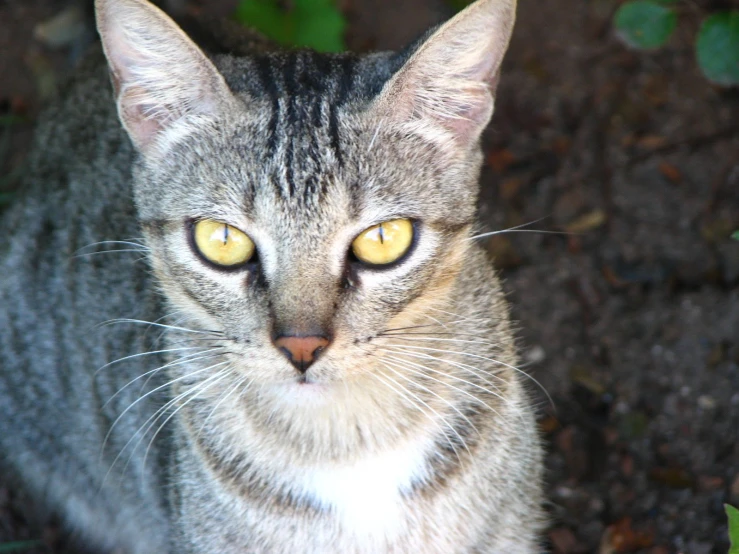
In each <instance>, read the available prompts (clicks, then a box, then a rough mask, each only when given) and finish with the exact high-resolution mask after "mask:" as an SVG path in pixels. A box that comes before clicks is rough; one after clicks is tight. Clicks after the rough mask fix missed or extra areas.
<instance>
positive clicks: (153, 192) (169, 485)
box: [0, 0, 544, 554]
mask: <svg viewBox="0 0 739 554" xmlns="http://www.w3.org/2000/svg"><path fill="white" fill-rule="evenodd" d="M96 17H97V25H98V30H99V33H100V36H101V39H102V46H103V50H104V53H105V57H106V59H107V68H106V64H105V62H104V61H103V56H102V54H98V55H91V56H90V57H89V58H88V59H87V60H86V61H85V62H84V63H83V66H82V67H81V68H80V70H79V72H78V74H77V75H76V77H74V78H73V79H72V80H71V81H70V82H69V84H68V85H67V86H66V89H65V90H64V91H63V93H62V94H61V95H60V98H59V100H58V101H57V102H56V104H55V105H54V106H52V107H51V108H50V109H49V110H48V111H47V112H46V114H45V115H44V116H43V117H42V118H41V121H40V123H39V126H38V130H37V134H36V138H35V143H34V146H33V149H32V151H31V152H30V154H29V168H30V169H29V171H28V174H27V175H26V177H25V181H24V186H23V187H22V191H21V192H20V193H19V198H18V200H17V202H16V203H15V205H14V206H12V207H11V208H10V209H9V210H8V212H7V213H6V214H4V216H3V218H2V220H1V221H0V229H2V232H3V236H4V237H5V239H4V241H3V243H2V247H1V250H0V263H1V264H2V265H1V268H2V274H3V279H2V281H0V303H1V304H0V305H2V309H1V310H0V451H1V454H0V466H1V467H2V471H3V474H2V475H3V476H4V478H5V479H9V480H10V481H11V482H13V483H14V484H16V486H18V487H20V488H22V489H23V490H24V491H26V492H27V493H28V494H29V495H30V496H31V497H33V498H34V499H35V501H36V503H37V508H38V509H39V511H40V512H41V513H42V514H47V515H48V514H56V515H57V516H58V517H60V518H61V521H62V523H63V525H64V526H65V528H66V529H68V530H70V531H71V532H72V533H74V534H75V535H76V536H77V537H78V538H79V539H80V540H81V541H82V542H83V543H84V544H86V545H88V547H90V548H94V549H97V550H99V551H115V552H123V553H162V552H172V553H178V554H184V553H210V552H213V553H223V554H229V553H237V552H238V553H244V552H249V553H282V552H295V553H301V552H304V553H330V552H337V553H385V552H388V553H410V552H419V553H444V554H449V553H454V552H458V553H474V552H480V553H482V552H488V553H492V552H494V553H514V554H515V553H531V552H538V551H539V547H540V543H539V540H540V535H541V531H542V528H543V525H544V517H543V512H542V508H541V504H542V493H541V474H542V449H541V446H540V442H539V438H538V435H537V429H536V424H535V418H534V410H533V408H532V406H531V402H530V400H529V398H528V396H527V393H526V391H525V388H524V381H525V376H524V375H523V374H522V373H521V371H520V370H518V369H517V368H516V365H517V355H516V350H515V345H514V339H513V334H512V331H511V324H510V322H509V316H508V308H507V305H506V302H505V298H504V293H503V292H502V290H501V286H500V283H499V281H498V279H497V278H496V276H495V274H494V271H493V269H492V268H491V266H490V263H489V262H488V260H487V259H486V257H485V255H484V253H483V251H482V250H481V248H479V247H478V246H477V245H476V244H475V242H474V241H473V240H472V230H473V229H474V227H475V214H476V201H477V194H478V178H479V172H480V167H481V163H482V152H481V148H480V136H481V133H482V131H483V130H484V128H485V127H486V125H487V123H488V121H489V119H490V117H491V115H492V111H493V98H494V91H495V87H496V84H497V81H498V78H499V73H500V65H501V61H502V58H503V55H504V52H505V50H506V48H507V45H508V42H509V39H510V35H511V31H512V27H513V23H514V17H515V0H477V2H475V3H473V4H471V5H470V6H469V7H467V8H466V9H464V10H463V11H461V12H460V13H458V14H457V15H456V16H455V17H453V18H452V19H451V20H449V21H448V22H446V23H445V24H442V25H441V26H439V27H437V28H435V29H432V30H431V31H430V32H429V33H427V34H426V35H425V36H423V37H422V38H421V39H419V40H418V41H417V42H416V43H414V44H412V45H411V46H409V47H408V48H407V49H405V50H404V51H402V52H399V53H373V54H368V55H355V54H351V53H345V54H332V55H329V54H318V53H314V52H312V51H307V50H297V51H287V52H282V51H277V50H273V49H270V47H268V46H265V42H264V41H261V40H259V39H257V38H254V36H253V35H244V37H242V39H233V40H231V39H229V40H231V42H230V43H229V44H228V45H226V46H225V48H226V49H230V50H233V51H234V52H237V53H238V54H240V55H239V56H235V55H221V54H217V55H214V54H205V53H204V51H203V50H202V49H201V48H200V47H199V46H197V45H196V44H195V43H194V42H193V41H192V40H191V39H190V38H188V36H187V35H186V34H185V33H184V32H183V31H182V30H180V28H178V27H177V25H176V24H175V23H174V22H172V21H171V20H170V19H169V18H168V17H167V16H166V15H165V14H164V13H162V12H161V11H160V10H159V9H158V8H156V7H154V6H153V5H151V4H149V3H147V2H146V1H145V0H97V1H96ZM110 83H112V89H113V90H112V93H111V91H110ZM117 119H119V120H120V124H119V122H118V121H117ZM121 124H122V128H121ZM101 241H102V242H101ZM106 241H107V242H106ZM109 250H116V251H117V252H114V253H111V252H108V251H109Z"/></svg>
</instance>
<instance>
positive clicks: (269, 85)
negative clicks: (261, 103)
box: [254, 56, 280, 156]
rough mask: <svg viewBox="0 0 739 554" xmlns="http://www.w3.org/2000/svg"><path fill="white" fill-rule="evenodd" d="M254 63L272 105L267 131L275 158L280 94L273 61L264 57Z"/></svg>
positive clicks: (268, 148)
mask: <svg viewBox="0 0 739 554" xmlns="http://www.w3.org/2000/svg"><path fill="white" fill-rule="evenodd" d="M254 62H255V64H256V68H257V73H258V74H259V78H260V80H261V81H262V86H263V87H264V90H265V91H266V92H267V96H268V97H269V100H270V102H271V104H272V113H271V114H270V119H269V127H268V130H267V134H268V137H267V150H268V152H269V154H270V156H274V155H275V152H276V151H277V122H278V120H279V116H280V93H279V90H278V88H277V84H276V83H275V79H274V75H273V71H272V60H271V59H270V58H269V57H266V56H262V57H256V58H255V59H254Z"/></svg>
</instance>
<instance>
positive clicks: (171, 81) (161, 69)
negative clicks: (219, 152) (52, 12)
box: [95, 0, 235, 157]
mask: <svg viewBox="0 0 739 554" xmlns="http://www.w3.org/2000/svg"><path fill="white" fill-rule="evenodd" d="M95 12H96V16H97V26H98V31H99V32H100V37H101V39H102V43H103V49H104V50H105V55H106V57H107V58H108V64H109V66H110V72H111V78H112V81H113V88H114V89H115V90H114V92H115V96H116V103H117V105H118V116H119V118H120V120H121V123H123V126H124V127H125V128H126V131H128V135H129V136H130V137H131V140H132V142H133V143H134V146H136V148H137V149H138V150H139V152H141V153H142V154H144V155H145V156H150V157H151V156H153V157H158V156H162V155H164V154H165V153H166V151H167V148H168V147H169V146H170V145H171V144H172V143H173V142H175V141H176V140H178V138H180V137H182V136H183V135H186V134H188V133H189V132H191V131H192V130H193V129H195V128H198V127H200V126H202V125H204V124H206V123H207V122H208V121H213V120H214V119H215V118H217V117H218V116H219V115H220V114H222V113H223V112H224V111H225V110H227V109H228V108H229V107H231V106H232V105H233V103H235V98H234V96H233V94H231V91H230V90H229V88H228V85H226V82H225V80H224V79H223V76H222V75H221V74H220V73H219V72H218V70H217V69H216V68H215V66H214V65H213V64H212V63H211V61H210V60H209V59H208V58H207V57H206V56H205V54H203V52H202V51H201V50H200V49H199V48H198V47H197V46H196V45H195V43H194V42H193V41H192V40H190V38H188V37H187V35H185V33H184V32H182V30H181V29H180V28H179V27H178V26H177V25H176V24H175V23H174V22H173V21H172V20H171V19H170V18H169V17H167V16H166V15H165V14H164V13H163V12H162V11H161V10H160V9H159V8H157V7H156V6H154V5H152V4H151V3H149V2H147V1H146V0H95Z"/></svg>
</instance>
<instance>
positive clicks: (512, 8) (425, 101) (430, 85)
mask: <svg viewBox="0 0 739 554" xmlns="http://www.w3.org/2000/svg"><path fill="white" fill-rule="evenodd" d="M515 17H516V0H478V1H477V2H475V3H474V4H472V5H470V6H469V7H467V8H466V9H464V10H463V11H461V12H460V13H458V14H457V15H456V16H455V17H453V18H452V19H450V20H449V21H448V22H446V23H445V24H444V25H442V26H441V27H439V28H438V29H437V30H436V31H435V32H433V33H432V34H431V35H430V36H429V37H428V38H427V39H426V40H425V41H424V42H423V43H422V44H421V46H420V47H419V48H418V49H417V50H416V51H415V52H414V53H413V54H412V55H411V57H410V58H409V59H408V61H407V62H406V63H405V64H404V65H403V67H401V69H400V70H399V71H398V72H397V73H396V74H395V75H394V76H393V77H392V78H391V79H390V81H388V82H387V83H386V85H385V86H384V88H383V90H382V92H381V93H380V95H379V96H378V97H377V99H376V100H375V102H374V106H373V108H371V109H373V111H374V112H375V114H376V115H378V116H380V117H382V118H387V119H390V120H392V121H394V122H395V123H400V124H401V125H402V126H403V127H405V128H406V129H408V130H410V131H412V132H416V133H419V134H421V135H423V136H425V137H427V138H429V139H431V140H433V141H434V142H437V143H439V145H440V146H442V147H443V148H445V149H451V150H452V151H453V152H459V151H460V150H461V151H465V152H466V151H468V149H469V148H471V147H474V146H476V145H477V143H478V141H479V138H480V134H481V133H482V131H483V130H484V128H485V126H486V125H487V124H488V122H489V121H490V117H491V116H492V114H493V100H494V93H495V87H496V85H497V83H498V76H499V74H500V65H501V62H502V61H503V55H504V54H505V51H506V49H507V47H508V42H509V40H510V38H511V32H512V30H513V23H514V21H515Z"/></svg>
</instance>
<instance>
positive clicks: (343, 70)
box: [328, 56, 354, 166]
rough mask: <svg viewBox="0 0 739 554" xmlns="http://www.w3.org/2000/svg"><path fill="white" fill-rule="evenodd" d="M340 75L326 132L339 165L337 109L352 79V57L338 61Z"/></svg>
mask: <svg viewBox="0 0 739 554" xmlns="http://www.w3.org/2000/svg"><path fill="white" fill-rule="evenodd" d="M339 69H340V75H338V85H339V89H338V91H336V99H335V101H334V102H333V103H332V105H331V106H330V107H329V123H328V132H329V135H330V136H331V148H332V149H333V151H334V153H335V154H336V160H337V161H338V162H339V165H340V166H342V165H344V160H343V158H342V156H341V148H340V145H339V109H341V107H342V106H343V105H344V104H345V103H346V101H347V98H348V96H349V91H350V90H351V86H352V81H353V79H354V59H352V58H350V57H348V56H347V57H345V58H342V59H341V61H340V63H339Z"/></svg>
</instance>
